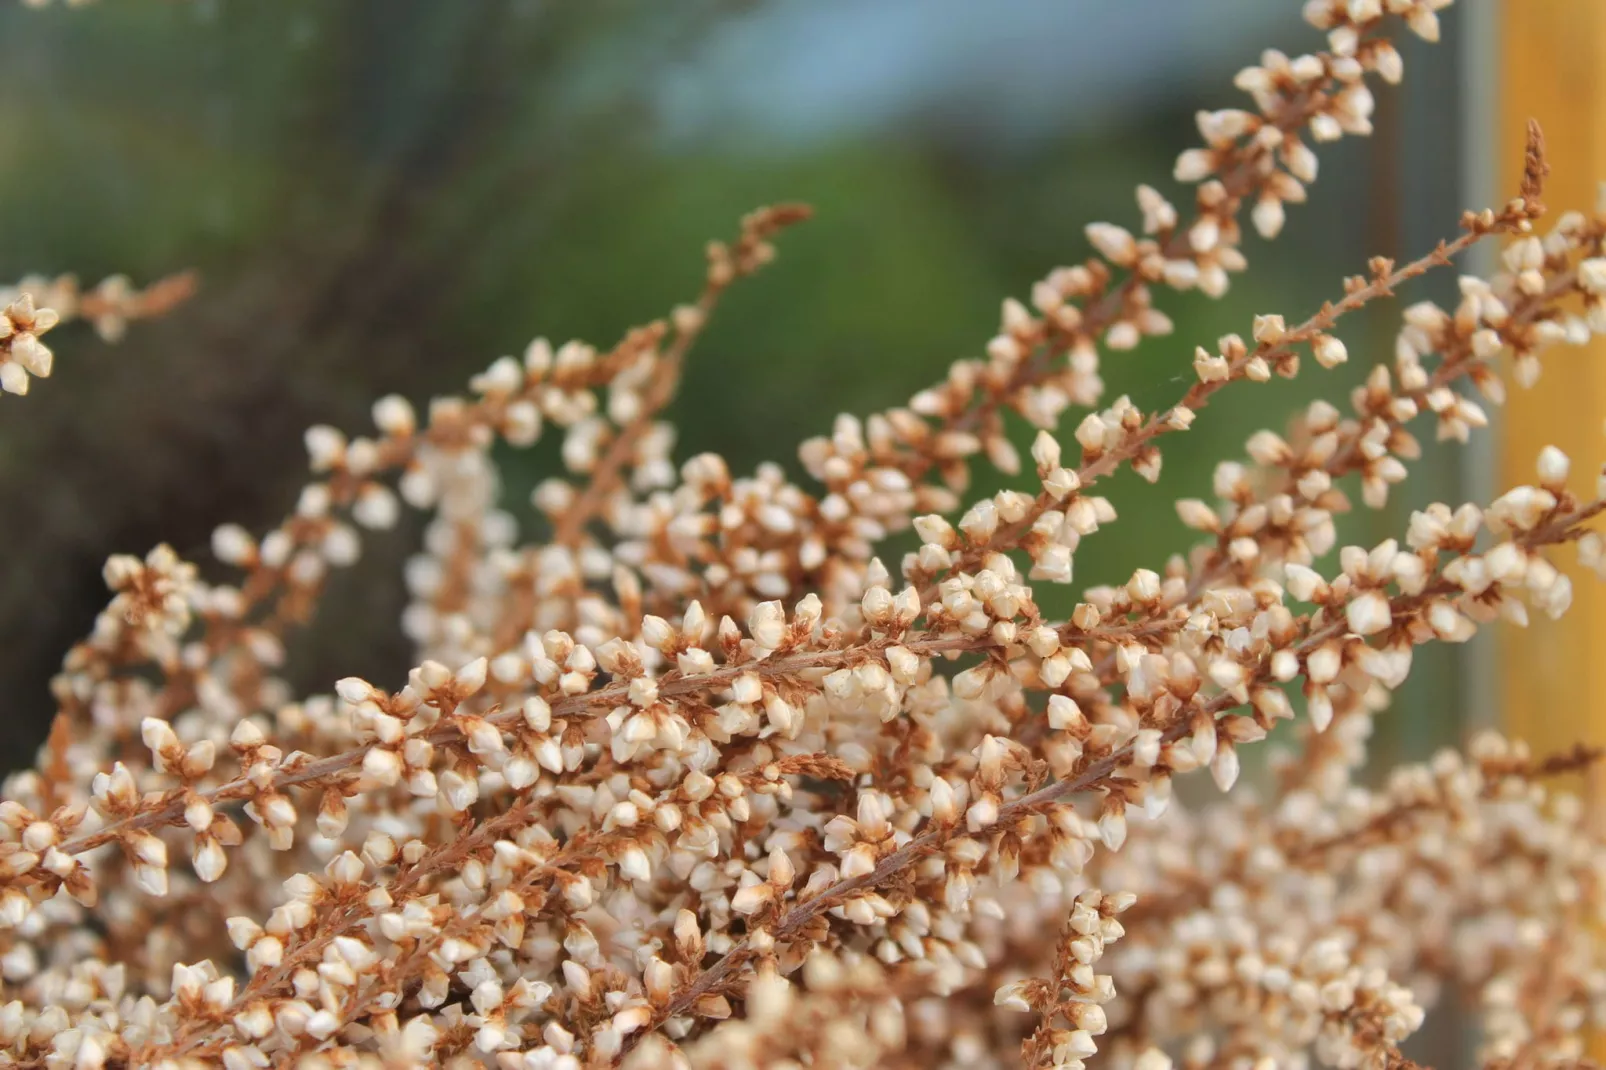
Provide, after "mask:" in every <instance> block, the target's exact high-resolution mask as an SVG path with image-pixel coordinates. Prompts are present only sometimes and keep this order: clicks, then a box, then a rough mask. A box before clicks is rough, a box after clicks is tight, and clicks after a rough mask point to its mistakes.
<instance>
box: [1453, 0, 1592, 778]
mask: <svg viewBox="0 0 1606 1070" xmlns="http://www.w3.org/2000/svg"><path fill="white" fill-rule="evenodd" d="M1498 22H1499V27H1498V35H1497V43H1496V46H1495V47H1496V49H1497V50H1498V52H1499V59H1498V61H1497V66H1498V70H1497V71H1494V72H1489V73H1490V74H1494V75H1496V76H1498V78H1499V86H1500V88H1499V90H1498V92H1499V98H1500V106H1499V109H1498V110H1499V115H1498V122H1499V133H1498V137H1497V138H1496V146H1497V148H1498V151H1499V173H1500V176H1501V181H1500V186H1499V189H1500V191H1501V195H1502V196H1509V195H1510V193H1511V192H1512V191H1514V190H1515V189H1516V188H1517V179H1518V177H1519V175H1520V171H1521V167H1522V148H1523V136H1524V135H1523V129H1524V126H1525V124H1526V123H1527V121H1528V119H1529V117H1533V118H1535V119H1538V120H1539V122H1540V123H1541V125H1543V127H1544V131H1545V143H1546V148H1547V154H1548V156H1549V158H1550V163H1551V178H1550V181H1549V183H1548V184H1547V186H1546V188H1545V201H1546V203H1547V204H1548V205H1549V206H1550V209H1551V212H1550V216H1549V218H1550V219H1551V220H1554V219H1555V218H1556V216H1557V215H1558V214H1559V213H1560V212H1561V211H1563V210H1566V209H1570V208H1576V209H1582V210H1591V209H1592V208H1593V207H1594V204H1595V197H1596V189H1597V184H1598V183H1599V182H1601V181H1606V0H1503V2H1501V3H1500V10H1499V16H1498ZM1470 76H1471V77H1473V78H1477V77H1480V76H1482V75H1481V74H1480V72H1479V71H1477V70H1473V71H1471V72H1470ZM1544 361H1545V365H1544V374H1543V376H1542V377H1541V379H1540V381H1539V384H1538V385H1537V386H1536V387H1534V388H1533V389H1531V390H1522V389H1520V388H1516V387H1513V389H1512V390H1511V399H1510V401H1509V402H1508V404H1507V409H1506V413H1505V417H1504V421H1503V426H1502V428H1501V436H1502V437H1501V445H1500V447H1499V462H1498V465H1497V472H1496V481H1497V483H1498V486H1499V487H1502V488H1504V487H1509V486H1512V485H1515V484H1517V483H1525V482H1532V481H1533V479H1534V461H1535V458H1536V457H1537V456H1538V454H1539V451H1540V450H1541V449H1542V448H1543V447H1545V446H1547V445H1554V446H1556V447H1558V448H1559V449H1561V450H1562V451H1563V452H1565V453H1566V454H1567V455H1568V456H1569V457H1571V458H1572V459H1573V484H1574V489H1575V490H1576V491H1578V492H1579V493H1584V494H1591V495H1592V494H1593V493H1594V483H1595V474H1596V472H1597V471H1598V470H1599V465H1600V463H1601V462H1602V460H1606V434H1603V433H1602V427H1603V419H1606V344H1603V343H1601V342H1595V343H1593V344H1591V345H1590V346H1588V347H1587V348H1584V349H1557V350H1555V351H1552V352H1550V353H1548V354H1546V356H1545V358H1544ZM1564 556H1565V557H1567V558H1568V565H1567V567H1568V569H1569V571H1570V572H1571V574H1572V576H1573V585H1574V599H1573V608H1572V610H1571V611H1570V612H1569V613H1568V614H1567V615H1566V616H1564V617H1563V618H1562V619H1561V620H1559V621H1550V620H1546V619H1543V618H1542V617H1541V616H1539V615H1537V614H1536V615H1535V619H1534V620H1533V621H1532V623H1531V624H1530V626H1529V627H1528V628H1527V629H1526V630H1523V629H1516V628H1505V629H1503V630H1502V632H1501V636H1500V643H1501V647H1500V649H1501V657H1500V669H1501V671H1500V676H1501V683H1500V698H1501V709H1502V711H1503V719H1504V722H1505V726H1506V729H1507V731H1509V732H1511V733H1512V734H1513V735H1516V736H1518V737H1520V738H1524V739H1527V740H1528V741H1529V742H1530V743H1531V744H1532V745H1533V747H1534V749H1535V751H1536V752H1539V753H1548V752H1551V751H1555V750H1559V749H1561V748H1563V747H1566V746H1568V745H1569V744H1571V743H1573V742H1575V741H1588V742H1593V743H1606V589H1603V587H1602V585H1601V584H1600V583H1599V581H1596V580H1594V579H1593V577H1587V576H1582V575H1579V574H1578V571H1577V570H1576V569H1574V568H1573V567H1572V565H1571V560H1570V559H1571V554H1570V553H1565V552H1564ZM1601 787H1606V781H1603V780H1601V778H1600V777H1598V776H1597V777H1594V778H1592V782H1591V788H1593V789H1596V790H1593V791H1591V795H1592V796H1593V797H1594V798H1595V799H1596V800H1599V799H1601V798H1603V795H1602V794H1601V792H1600V791H1599V790H1598V789H1600V788H1601Z"/></svg>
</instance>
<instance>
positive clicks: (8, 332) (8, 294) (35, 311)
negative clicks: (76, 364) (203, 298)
mask: <svg viewBox="0 0 1606 1070" xmlns="http://www.w3.org/2000/svg"><path fill="white" fill-rule="evenodd" d="M194 289H195V279H194V276H192V275H188V274H185V275H175V276H173V277H171V278H168V279H162V280H161V281H159V282H156V283H154V284H153V285H151V286H150V287H148V288H146V289H144V290H136V289H134V288H133V286H132V285H130V283H129V281H128V279H127V278H126V277H125V276H122V275H114V276H112V277H111V278H108V279H106V280H105V281H103V282H102V283H101V284H100V285H98V286H96V287H95V288H94V289H93V290H90V291H88V292H83V291H81V290H80V289H79V287H78V281H77V279H75V278H74V277H73V276H71V275H63V276H61V277H60V278H58V279H55V280H47V279H44V278H39V277H34V276H30V277H28V278H26V279H23V280H22V281H21V282H19V283H18V284H17V285H15V286H0V391H4V392H5V393H7V394H26V393H27V392H28V387H29V385H30V384H31V382H32V379H33V378H34V377H37V378H40V379H48V378H49V377H50V372H51V370H52V369H53V367H54V366H55V363H56V355H55V354H54V353H53V352H51V350H50V347H49V346H47V345H45V344H44V343H43V342H41V341H40V340H39V336H40V335H42V334H44V333H45V332H46V331H48V330H50V329H51V328H52V327H55V326H57V325H59V324H62V323H70V322H72V321H73V320H80V319H81V320H87V321H89V322H90V323H92V324H93V325H94V327H95V330H96V331H97V332H98V333H99V334H100V336H101V337H102V338H104V339H105V340H107V341H108V342H112V341H116V340H117V339H119V338H121V337H122V335H123V332H124V330H125V328H126V327H127V324H128V321H129V320H134V319H146V318H148V317H151V316H159V315H162V314H163V313H165V312H167V311H168V310H169V309H171V308H173V307H174V306H175V305H177V304H179V303H180V302H182V301H184V300H186V299H187V298H188V297H189V296H190V294H191V293H193V292H194Z"/></svg>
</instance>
